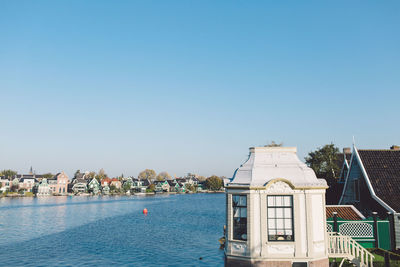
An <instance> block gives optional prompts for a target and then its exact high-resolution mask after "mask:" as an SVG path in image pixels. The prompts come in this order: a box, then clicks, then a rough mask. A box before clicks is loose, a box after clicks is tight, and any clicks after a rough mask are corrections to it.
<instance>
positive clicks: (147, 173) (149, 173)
mask: <svg viewBox="0 0 400 267" xmlns="http://www.w3.org/2000/svg"><path fill="white" fill-rule="evenodd" d="M138 177H139V179H142V180H145V179H149V180H150V181H153V180H154V179H155V178H156V172H155V171H154V170H151V169H145V170H144V171H142V172H140V173H139V175H138Z"/></svg>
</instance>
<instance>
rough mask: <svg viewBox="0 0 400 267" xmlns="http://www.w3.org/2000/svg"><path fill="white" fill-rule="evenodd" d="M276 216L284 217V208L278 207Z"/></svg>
mask: <svg viewBox="0 0 400 267" xmlns="http://www.w3.org/2000/svg"><path fill="white" fill-rule="evenodd" d="M276 218H283V209H282V208H276Z"/></svg>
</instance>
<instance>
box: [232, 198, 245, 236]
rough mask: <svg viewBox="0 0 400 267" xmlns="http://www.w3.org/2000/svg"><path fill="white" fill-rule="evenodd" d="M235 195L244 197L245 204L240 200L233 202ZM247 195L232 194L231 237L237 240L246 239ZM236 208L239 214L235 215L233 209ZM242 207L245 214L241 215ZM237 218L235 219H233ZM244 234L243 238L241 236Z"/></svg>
mask: <svg viewBox="0 0 400 267" xmlns="http://www.w3.org/2000/svg"><path fill="white" fill-rule="evenodd" d="M235 197H239V199H240V197H244V198H245V200H246V203H245V205H241V203H240V201H238V202H237V203H236V202H235V200H234V199H235ZM247 203H248V199H247V195H246V194H232V239H233V240H239V241H247V210H248V209H247ZM237 209H239V210H238V212H239V216H238V217H235V211H236V210H237ZM242 209H245V211H246V216H245V217H242V216H241V215H242ZM235 218H237V219H235ZM243 235H245V238H243V237H242V236H243Z"/></svg>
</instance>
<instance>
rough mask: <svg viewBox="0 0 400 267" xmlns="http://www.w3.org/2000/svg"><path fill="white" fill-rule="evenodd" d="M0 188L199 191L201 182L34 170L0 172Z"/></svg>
mask: <svg viewBox="0 0 400 267" xmlns="http://www.w3.org/2000/svg"><path fill="white" fill-rule="evenodd" d="M0 184H1V187H0V191H2V192H4V191H13V189H18V191H20V192H21V191H23V192H32V193H34V194H36V195H38V196H48V195H54V194H59V195H65V194H67V193H74V194H78V193H92V194H100V193H101V194H109V193H110V191H111V190H118V191H120V190H121V189H122V188H123V189H124V191H129V192H131V193H134V192H146V190H147V189H149V188H150V187H151V185H152V184H153V185H154V186H153V190H154V191H155V192H187V191H193V189H196V191H202V190H203V183H202V182H200V181H199V180H198V179H197V178H196V177H194V176H187V177H185V178H175V179H173V180H164V181H154V182H151V181H150V180H148V179H137V178H133V177H127V178H123V179H117V178H108V177H107V178H104V179H102V180H100V181H99V180H97V179H96V178H94V177H90V176H89V173H88V172H86V173H77V174H76V175H75V177H74V178H73V179H72V180H71V181H70V180H69V178H68V175H67V174H66V173H64V172H60V173H57V174H56V175H54V176H53V177H50V178H49V177H48V176H45V175H37V174H32V173H30V174H18V175H15V176H13V177H10V178H6V177H5V176H0Z"/></svg>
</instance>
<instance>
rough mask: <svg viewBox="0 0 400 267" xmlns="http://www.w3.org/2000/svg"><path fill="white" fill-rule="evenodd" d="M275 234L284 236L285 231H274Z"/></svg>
mask: <svg viewBox="0 0 400 267" xmlns="http://www.w3.org/2000/svg"><path fill="white" fill-rule="evenodd" d="M276 234H277V235H284V234H285V230H283V229H278V230H276Z"/></svg>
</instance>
